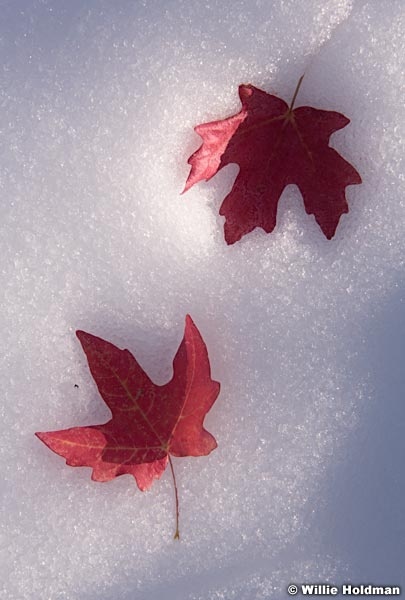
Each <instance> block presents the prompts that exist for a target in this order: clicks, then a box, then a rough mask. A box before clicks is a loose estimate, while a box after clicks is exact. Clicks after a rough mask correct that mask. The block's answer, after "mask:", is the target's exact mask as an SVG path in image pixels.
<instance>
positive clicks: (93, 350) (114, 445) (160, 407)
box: [35, 315, 220, 538]
mask: <svg viewBox="0 0 405 600" xmlns="http://www.w3.org/2000/svg"><path fill="white" fill-rule="evenodd" d="M76 335H77V337H78V338H79V340H80V343H81V345H82V347H83V350H84V352H85V354H86V356H87V360H88V363H89V367H90V371H91V374H92V376H93V378H94V380H95V382H96V384H97V387H98V390H99V392H100V394H101V396H102V398H103V400H104V401H105V403H106V404H107V406H108V407H109V409H110V410H111V413H112V419H111V420H110V421H108V422H107V423H104V424H102V425H90V426H88V427H73V428H70V429H63V430H60V431H48V432H42V433H40V432H38V433H36V434H35V435H37V436H38V437H39V439H40V440H42V441H43V442H44V443H45V444H46V445H47V446H48V447H49V448H50V449H51V450H53V451H54V452H56V454H59V455H60V456H63V457H64V458H66V463H67V464H68V465H70V466H73V467H84V466H86V467H92V469H93V472H92V479H93V480H94V481H110V480H111V479H114V478H115V477H118V476H119V475H125V474H131V475H133V476H134V477H135V480H136V482H137V484H138V487H139V489H140V490H142V491H144V490H147V489H148V488H149V487H150V486H151V485H152V483H153V480H154V479H158V478H159V477H160V476H161V475H162V474H163V472H164V470H165V469H166V466H167V463H168V462H169V465H170V468H171V472H172V475H173V480H174V487H175V494H176V534H175V537H177V538H178V537H179V528H178V519H179V505H178V494H177V485H176V480H175V476H174V470H173V464H172V461H171V458H170V455H172V456H204V455H207V454H209V453H210V452H211V451H212V450H214V448H216V446H217V444H216V441H215V438H214V437H213V436H212V435H211V434H210V433H208V431H206V430H205V429H204V428H203V421H204V418H205V415H206V413H207V412H208V411H209V410H210V408H211V406H212V405H213V404H214V402H215V400H216V398H217V396H218V393H219V389H220V385H219V383H218V382H216V381H213V380H212V379H211V375H210V364H209V360H208V353H207V348H206V346H205V344H204V341H203V339H202V337H201V335H200V332H199V331H198V329H197V327H196V326H195V324H194V323H193V321H192V319H191V317H190V316H189V315H187V317H186V325H185V332H184V338H183V340H182V342H181V344H180V346H179V348H178V350H177V353H176V356H175V358H174V361H173V378H172V379H171V381H169V382H168V383H166V384H165V385H162V386H159V385H156V384H154V383H153V382H152V381H151V380H150V379H149V377H148V376H147V375H146V373H145V372H144V371H143V369H142V368H141V367H140V365H139V364H138V363H137V361H136V360H135V358H134V357H133V356H132V354H131V353H130V352H129V351H128V350H120V349H119V348H117V347H116V346H114V345H113V344H110V343H109V342H106V341H105V340H102V339H101V338H99V337H96V336H94V335H91V334H89V333H85V332H84V331H77V332H76Z"/></svg>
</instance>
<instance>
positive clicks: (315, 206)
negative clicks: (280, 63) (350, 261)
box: [184, 77, 361, 244]
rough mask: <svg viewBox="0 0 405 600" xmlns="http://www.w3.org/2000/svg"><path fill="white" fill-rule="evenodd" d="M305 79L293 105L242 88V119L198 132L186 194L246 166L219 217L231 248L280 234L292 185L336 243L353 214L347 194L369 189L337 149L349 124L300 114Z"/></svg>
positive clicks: (308, 111)
mask: <svg viewBox="0 0 405 600" xmlns="http://www.w3.org/2000/svg"><path fill="white" fill-rule="evenodd" d="M301 81H302V77H301V79H300V81H299V83H298V86H297V89H296V91H295V94H294V97H293V100H292V102H291V105H290V106H288V105H287V104H286V103H285V102H284V100H281V99H280V98H277V96H272V95H271V94H267V93H266V92H264V91H262V90H259V89H258V88H256V87H254V86H253V85H241V86H239V96H240V99H241V102H242V110H241V111H240V112H239V113H238V114H236V115H233V116H232V117H229V118H228V119H224V120H222V121H213V122H211V123H204V124H202V125H198V126H197V127H195V131H196V132H197V133H198V134H199V135H200V136H201V137H202V139H203V143H202V145H201V146H200V148H199V149H198V150H197V151H196V152H194V154H193V155H192V156H191V157H190V158H189V160H188V162H189V164H190V165H191V171H190V174H189V177H188V179H187V183H186V186H185V188H184V191H187V190H188V189H189V188H191V186H193V185H194V184H195V183H197V182H198V181H201V180H203V179H205V180H209V179H211V177H213V176H214V175H215V174H216V173H217V172H218V171H219V170H220V169H222V168H223V167H225V166H226V165H229V164H230V163H237V164H238V165H239V168H240V170H239V174H238V176H237V177H236V180H235V183H234V185H233V187H232V190H231V192H230V193H229V194H228V196H227V197H226V198H225V200H224V201H223V203H222V205H221V208H220V211H219V212H220V214H221V215H223V216H225V218H226V222H225V239H226V241H227V243H228V244H233V243H234V242H237V241H238V240H239V239H240V238H241V237H242V236H243V235H245V234H246V233H249V232H250V231H252V230H253V229H254V228H255V227H262V228H263V229H264V230H265V231H266V232H267V233H270V232H271V231H273V229H274V227H275V225H276V214H277V205H278V201H279V199H280V196H281V193H282V191H283V190H284V188H285V187H286V186H287V185H289V184H290V183H294V184H296V185H297V186H298V188H299V189H300V191H301V194H302V196H303V199H304V205H305V210H306V212H307V213H308V214H313V215H315V219H316V221H317V222H318V224H319V225H320V227H321V229H322V231H323V232H324V234H325V236H326V237H327V238H328V239H331V238H332V237H333V236H334V234H335V231H336V227H337V225H338V222H339V219H340V217H341V215H342V214H343V213H346V212H348V210H349V209H348V205H347V202H346V197H345V188H346V186H348V185H351V184H356V183H361V177H360V175H359V174H358V172H357V171H356V169H354V167H352V166H351V165H350V164H349V163H348V162H347V161H346V160H344V159H343V158H342V157H341V156H340V154H338V153H337V152H336V150H334V149H333V148H331V147H330V146H329V138H330V136H331V134H332V133H333V132H334V131H337V130H338V129H341V128H342V127H345V126H346V125H347V124H348V123H349V119H348V118H347V117H345V116H344V115H342V114H340V113H338V112H334V111H326V110H319V109H316V108H311V107H309V106H301V107H299V108H296V109H295V110H293V107H294V101H295V99H296V96H297V93H298V89H299V86H300V84H301Z"/></svg>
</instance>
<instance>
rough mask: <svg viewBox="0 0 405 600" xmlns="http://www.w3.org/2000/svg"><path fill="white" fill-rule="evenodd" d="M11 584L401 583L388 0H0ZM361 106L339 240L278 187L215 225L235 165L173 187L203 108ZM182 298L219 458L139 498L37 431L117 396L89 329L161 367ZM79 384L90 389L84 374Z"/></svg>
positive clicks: (354, 117)
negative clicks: (273, 201)
mask: <svg viewBox="0 0 405 600" xmlns="http://www.w3.org/2000/svg"><path fill="white" fill-rule="evenodd" d="M0 8H1V23H0V30H1V33H0V48H1V56H2V60H3V68H2V70H1V72H0V73H1V74H0V77H1V86H0V102H1V109H0V110H1V121H0V131H1V151H0V152H1V159H0V186H1V201H0V210H1V217H0V223H1V228H2V232H1V236H0V245H1V251H0V255H1V284H0V287H1V291H2V305H1V312H0V329H1V336H0V344H1V349H2V352H1V356H2V360H1V364H0V367H1V381H2V398H3V399H2V401H1V425H0V427H1V445H0V456H1V473H2V482H1V484H0V490H1V496H2V505H1V510H2V523H1V552H2V556H1V560H0V565H1V567H0V581H1V585H0V588H1V590H2V591H1V598H4V599H7V600H25V599H30V600H31V599H33V600H55V599H57V600H62V599H69V600H76V599H77V600H79V599H80V600H133V599H138V598H141V599H143V598H147V599H151V600H160V599H163V598H164V599H167V600H233V599H235V600H259V599H260V600H261V599H267V598H275V599H279V598H284V597H287V594H286V587H287V585H288V583H292V582H294V583H298V584H299V583H302V582H325V581H329V582H331V583H334V584H339V583H342V582H347V581H352V582H354V583H374V584H387V585H401V584H402V585H405V574H404V569H403V565H404V558H405V528H404V522H405V520H404V502H403V498H404V494H405V476H404V468H403V458H404V456H405V454H404V450H405V441H404V440H405V438H404V434H403V425H404V423H405V407H404V390H405V371H404V369H403V362H404V354H405V352H404V351H405V306H404V297H405V273H404V246H405V235H404V234H405V195H404V192H405V177H404V172H405V168H404V139H405V131H404V123H405V119H404V109H403V97H404V87H405V86H404V84H405V80H404V56H405V52H404V47H405V41H404V35H403V32H404V26H405V5H404V3H403V2H402V1H401V0H375V1H373V0H370V1H361V0H359V1H355V0H353V1H352V0H272V1H270V0H267V1H265V0H232V1H231V0H209V1H208V0H207V1H206V2H202V1H201V0H187V1H186V0H166V1H163V0H161V1H153V0H150V1H148V2H147V1H146V0H145V1H144V2H143V1H140V0H139V1H136V2H128V1H125V0H114V2H111V1H107V0H97V1H96V0H94V1H92V0H87V1H79V0H70V1H69V2H58V1H57V0H32V1H31V2H28V1H25V2H24V1H20V0H2V1H1V2H0ZM303 72H305V79H304V82H303V85H302V88H301V90H300V93H299V96H298V99H297V105H305V104H308V105H311V106H316V107H319V108H325V109H333V110H337V111H340V112H343V113H344V114H346V115H347V116H348V117H349V118H350V119H351V123H350V125H349V126H348V127H346V128H345V129H343V130H342V131H340V132H338V133H336V134H335V135H334V136H333V138H332V144H333V146H334V147H335V148H336V149H338V150H339V151H340V152H341V153H342V154H343V156H344V157H345V158H346V159H347V160H349V161H350V162H351V163H352V164H353V165H354V166H355V167H356V168H357V169H358V170H359V172H360V173H361V175H362V177H363V180H364V183H363V185H360V186H352V187H350V188H348V189H347V196H348V201H349V205H350V212H349V214H348V215H344V216H343V217H342V219H341V222H340V224H339V227H338V230H337V234H336V236H335V238H334V239H333V240H332V241H331V242H328V241H327V240H326V239H325V238H324V237H323V235H322V233H321V231H320V229H319V227H318V226H317V225H316V223H315V221H314V218H313V217H309V216H307V215H306V214H305V212H304V209H303V204H302V200H301V197H300V194H299V192H298V190H297V188H295V187H294V186H290V187H289V188H288V189H287V190H286V191H285V193H284V194H283V198H282V200H281V203H280V206H279V212H278V224H277V228H276V230H275V232H274V233H273V234H272V235H266V234H264V232H263V231H261V230H256V231H255V232H253V233H252V234H250V235H248V236H245V237H244V238H243V240H242V241H241V242H240V243H237V244H235V245H234V246H231V247H227V246H226V244H225V242H224V240H223V230H222V226H223V219H222V218H221V217H220V216H219V215H218V209H219V206H220V204H221V201H222V198H223V197H224V195H225V194H226V192H227V190H229V188H230V186H231V183H232V181H233V178H234V177H235V174H236V172H237V167H234V166H230V167H228V168H227V169H226V170H224V171H223V172H221V173H220V174H218V175H217V176H216V177H215V178H214V179H212V180H211V181H210V182H209V183H202V184H199V185H198V186H196V187H195V188H193V189H192V190H191V191H190V192H188V193H187V194H186V195H184V196H181V195H180V192H181V190H182V188H183V186H184V182H185V179H186V177H187V174H188V165H187V158H188V156H189V155H190V154H191V152H192V151H194V150H195V149H196V148H197V147H198V145H199V138H198V136H197V135H196V134H195V133H194V132H193V126H194V125H196V124H197V123H202V122H205V121H207V120H211V119H216V118H223V117H225V116H228V115H230V114H232V113H233V112H235V111H237V110H238V109H239V101H238V96H237V86H238V85H239V84H240V83H249V82H250V83H253V84H254V85H256V86H258V87H262V88H263V89H265V90H267V91H270V92H273V93H276V94H278V95H280V96H281V97H283V98H285V99H286V100H288V99H289V98H291V96H292V94H293V92H294V89H295V86H296V83H297V81H298V78H299V77H300V75H301V74H302V73H303ZM186 313H190V314H191V315H192V317H193V319H194V320H195V322H196V324H197V326H198V327H199V329H200V331H201V333H202V335H203V337H204V339H205V341H206V343H207V346H208V349H209V355H210V359H211V364H212V372H213V376H214V378H215V379H218V380H219V381H221V383H222V391H221V394H220V396H219V398H218V400H217V402H216V404H215V406H214V407H213V409H212V410H211V412H210V413H209V415H208V418H207V419H206V425H207V428H208V429H209V430H210V431H211V432H212V433H213V434H214V435H215V437H216V438H217V440H218V449H217V450H216V451H215V452H213V453H212V454H211V455H210V456H209V457H206V458H205V457H204V458H198V459H193V458H185V459H177V460H175V468H176V472H177V477H178V482H179V488H180V503H181V534H182V539H181V541H180V543H178V542H175V541H174V540H173V539H172V535H173V531H174V500H173V489H172V482H171V478H170V472H169V471H167V472H166V473H165V475H164V476H163V478H162V479H161V480H160V481H159V482H156V483H155V484H154V485H153V487H152V489H151V490H150V491H149V492H147V493H144V494H142V493H141V492H139V490H138V489H137V488H136V486H135V484H134V482H133V480H132V479H131V478H130V477H129V476H128V477H127V476H125V477H121V478H118V479H116V480H115V481H113V482H111V483H108V484H98V483H94V482H92V481H91V480H90V471H89V469H87V468H82V469H79V468H76V469H73V468H70V467H67V466H66V465H65V463H64V460H63V459H62V458H60V457H58V456H56V455H55V454H53V453H51V452H50V451H49V450H48V449H47V448H46V447H45V446H44V445H43V444H41V443H40V442H39V440H38V439H36V438H35V437H34V431H38V430H39V431H46V430H53V429H58V428H64V427H70V426H73V425H85V424H89V423H97V422H102V421H103V420H105V419H108V417H109V413H108V410H107V408H106V407H105V405H104V404H103V402H102V401H101V399H100V397H99V396H98V393H97V390H96V388H95V385H94V383H93V381H92V379H91V376H90V374H89V371H88V369H87V365H86V361H85V357H84V355H83V353H82V351H81V349H80V347H79V343H78V341H77V340H76V338H75V335H74V332H75V330H76V329H78V328H81V329H85V330H86V331H89V332H91V333H94V334H96V335H99V336H101V337H104V338H105V339H108V340H110V341H112V342H113V343H115V344H117V345H119V346H120V347H127V348H129V349H130V350H131V351H132V352H134V353H135V354H136V357H137V358H138V360H139V361H140V362H141V364H142V365H143V367H144V368H145V369H146V370H147V372H148V373H149V374H150V376H151V377H152V378H154V380H155V381H156V382H158V383H163V382H165V381H166V380H167V379H169V378H170V376H171V362H172V359H173V356H174V354H175V351H176V349H177V347H178V344H179V342H180V339H181V337H182V335H183V328H184V317H185V315H186ZM75 384H77V385H78V386H79V388H76V387H75Z"/></svg>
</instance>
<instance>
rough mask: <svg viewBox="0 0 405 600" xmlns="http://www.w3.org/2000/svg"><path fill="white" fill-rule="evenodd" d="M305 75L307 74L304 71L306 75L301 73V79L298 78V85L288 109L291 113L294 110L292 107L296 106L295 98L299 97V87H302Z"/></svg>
mask: <svg viewBox="0 0 405 600" xmlns="http://www.w3.org/2000/svg"><path fill="white" fill-rule="evenodd" d="M304 76H305V73H304V75H301V77H300V78H299V80H298V83H297V87H296V88H295V92H294V96H293V99H292V100H291V104H290V108H289V109H288V112H289V113H290V112H291V111H292V109H293V108H294V102H295V100H296V99H297V96H298V92H299V89H300V87H301V83H302V80H303V79H304Z"/></svg>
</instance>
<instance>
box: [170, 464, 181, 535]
mask: <svg viewBox="0 0 405 600" xmlns="http://www.w3.org/2000/svg"><path fill="white" fill-rule="evenodd" d="M169 465H170V470H171V472H172V477H173V484H174V495H175V498H176V531H175V534H174V539H175V540H179V539H180V531H179V495H178V493H177V483H176V476H175V474H174V469H173V463H172V459H171V456H170V454H169Z"/></svg>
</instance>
